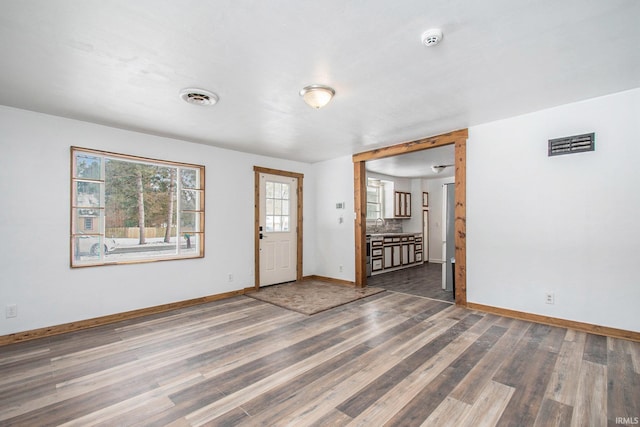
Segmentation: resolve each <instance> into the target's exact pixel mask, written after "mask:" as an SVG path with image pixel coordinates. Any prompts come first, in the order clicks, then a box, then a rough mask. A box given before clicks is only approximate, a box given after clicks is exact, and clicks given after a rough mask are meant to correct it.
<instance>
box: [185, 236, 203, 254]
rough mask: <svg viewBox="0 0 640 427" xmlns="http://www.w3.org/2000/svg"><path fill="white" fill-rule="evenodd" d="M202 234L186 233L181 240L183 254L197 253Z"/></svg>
mask: <svg viewBox="0 0 640 427" xmlns="http://www.w3.org/2000/svg"><path fill="white" fill-rule="evenodd" d="M201 240H202V236H201V235H200V234H199V233H196V234H188V233H187V234H185V235H183V237H182V239H181V241H180V252H181V253H182V254H190V253H197V251H198V248H199V247H200V245H201Z"/></svg>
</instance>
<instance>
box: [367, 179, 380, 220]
mask: <svg viewBox="0 0 640 427" xmlns="http://www.w3.org/2000/svg"><path fill="white" fill-rule="evenodd" d="M377 218H382V183H381V182H380V180H379V179H374V178H367V219H377Z"/></svg>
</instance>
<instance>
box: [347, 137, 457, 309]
mask: <svg viewBox="0 0 640 427" xmlns="http://www.w3.org/2000/svg"><path fill="white" fill-rule="evenodd" d="M467 137H468V130H467V129H462V130H457V131H454V132H450V133H447V134H442V135H438V136H434V137H429V138H424V139H420V140H416V141H411V142H405V143H402V144H397V145H394V146H390V147H385V148H381V149H376V150H371V151H367V152H364V153H359V154H354V155H353V165H354V206H355V211H356V212H355V213H356V218H355V243H356V244H355V259H356V266H355V267H356V277H355V284H356V286H359V287H364V286H366V285H367V274H366V273H367V268H366V259H367V253H366V213H367V212H366V207H367V206H366V202H367V200H366V191H367V182H366V167H365V164H366V161H367V160H374V159H382V158H386V157H392V156H396V155H399V154H405V153H410V152H414V151H421V150H426V149H429V148H434V147H439V146H443V145H450V144H453V145H454V148H455V214H454V217H455V220H454V235H455V238H454V241H455V259H456V264H455V283H456V286H455V302H456V304H458V305H462V306H466V304H467V288H466V141H467Z"/></svg>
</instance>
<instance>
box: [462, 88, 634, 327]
mask: <svg viewBox="0 0 640 427" xmlns="http://www.w3.org/2000/svg"><path fill="white" fill-rule="evenodd" d="M588 132H595V134H596V151H595V152H588V153H580V154H573V155H564V156H557V157H547V140H549V139H552V138H558V137H564V136H570V135H576V134H582V133H588ZM638 159H640V89H635V90H632V91H627V92H622V93H618V94H613V95H609V96H605V97H601V98H596V99H592V100H587V101H584V102H579V103H574V104H569V105H564V106H560V107H557V108H552V109H548V110H544V111H540V112H537V113H533V114H528V115H524V116H519V117H514V118H511V119H507V120H501V121H498V122H493V123H488V124H485V125H481V126H474V127H472V128H470V129H469V141H468V144H467V299H468V301H470V302H474V303H480V304H486V305H490V306H495V307H504V308H508V309H513V310H519V311H524V312H530V313H536V314H540V315H548V316H553V317H557V318H564V319H570V320H576V321H581V322H587V323H592V324H597V325H603V326H609V327H614V328H621V329H625V330H633V331H640V316H638V312H639V308H640V285H639V279H638V271H637V263H638V254H639V251H638V241H639V238H640V221H638V213H639V212H640V191H638V185H639V184H640V167H638V161H639V160H638ZM545 292H554V293H555V304H554V305H548V304H545V302H544V293H545Z"/></svg>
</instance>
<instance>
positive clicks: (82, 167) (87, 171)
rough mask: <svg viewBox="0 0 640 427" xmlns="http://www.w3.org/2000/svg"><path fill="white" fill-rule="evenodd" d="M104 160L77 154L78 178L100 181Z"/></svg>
mask: <svg viewBox="0 0 640 427" xmlns="http://www.w3.org/2000/svg"><path fill="white" fill-rule="evenodd" d="M101 170H102V159H101V158H100V157H96V156H93V155H90V154H85V153H78V154H76V173H75V177H76V178H86V179H100V178H101V176H100V171H101Z"/></svg>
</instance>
